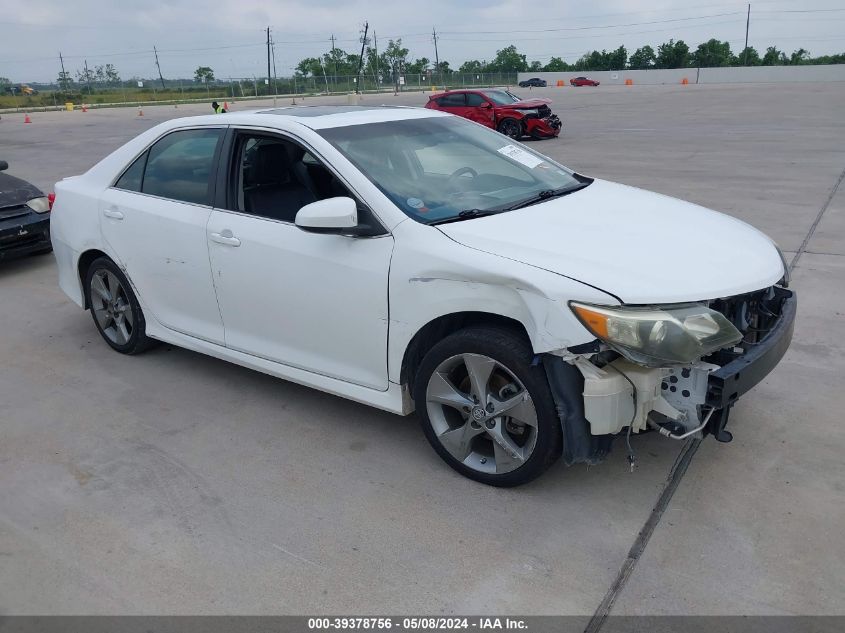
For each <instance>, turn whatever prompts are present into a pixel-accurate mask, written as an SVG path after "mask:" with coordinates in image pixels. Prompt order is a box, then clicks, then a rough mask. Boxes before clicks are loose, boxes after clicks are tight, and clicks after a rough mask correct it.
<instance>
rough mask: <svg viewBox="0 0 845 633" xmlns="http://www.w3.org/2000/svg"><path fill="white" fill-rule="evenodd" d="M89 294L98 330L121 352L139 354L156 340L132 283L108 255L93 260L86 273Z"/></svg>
mask: <svg viewBox="0 0 845 633" xmlns="http://www.w3.org/2000/svg"><path fill="white" fill-rule="evenodd" d="M85 296H86V299H87V301H88V307H89V308H90V310H91V317H92V318H93V319H94V325H95V326H96V327H97V331H99V332H100V335H101V336H102V337H103V339H104V340H105V341H106V343H108V344H109V346H110V347H111V348H112V349H113V350H115V351H117V352H120V353H121V354H139V353H141V352H143V351H144V350H145V349H147V348H148V347H149V346H150V345H151V343H152V339H150V338H148V337H147V334H146V325H147V323H146V321H145V319H144V313H143V311H142V310H141V306H140V304H139V303H138V299H137V298H136V297H135V293H134V292H133V291H132V285H131V284H130V283H129V280H128V279H127V278H126V275H124V274H123V271H121V270H120V268H118V266H117V265H116V264H115V263H114V262H113V261H112V260H110V259H109V258H108V257H100V258H98V259H95V260H94V261H93V262H91V265H90V266H89V267H88V270H87V271H86V273H85Z"/></svg>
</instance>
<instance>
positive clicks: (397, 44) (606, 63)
mask: <svg viewBox="0 0 845 633" xmlns="http://www.w3.org/2000/svg"><path fill="white" fill-rule="evenodd" d="M408 53H409V51H408V49H407V48H404V47H403V46H402V40H401V39H397V40H395V41H394V40H389V41H388V44H387V46H386V47H385V49H384V51H383V52H381V53H379V52H378V51H377V50H376V49H375V48H374V47H369V46H368V47H367V48H366V49H365V53H364V60H363V63H362V64H361V69H362V70H361V72H362V74H364V75H367V76H371V77H380V78H383V81H384V83H389V82H391V81H393V82H395V81H397V80H398V75H400V74H423V73H427V72H431V73H433V74H435V75H448V74H451V73H453V72H457V73H462V74H480V73H505V72H507V73H514V72H532V71H536V72H540V71H563V72H566V71H573V72H584V71H595V70H625V69H631V70H647V69H651V68H711V67H716V66H786V65H806V64H843V63H845V53H842V54H837V55H822V56H819V57H812V56H811V55H810V53H809V51H807V50H806V49H804V48H799V49H797V50H795V51H793V52H792V53H790V54H787V53H786V52H785V51H782V50H779V49H778V48H777V47H775V46H769V47H768V48H767V49H766V50H765V52H764V53H763V54H762V55H761V54H760V53H759V52H758V51H757V50H756V49H755V48H754V47H753V46H749V47H747V48H744V49H743V50H741V51H739V52H737V53H736V54H734V53H733V51H731V46H730V43H728V42H722V41H719V40H717V39H715V38H713V39H710V40H708V41H707V42H704V43H702V44H699V45H698V47H697V48H696V49H695V50H692V49H690V47H689V45H687V44H686V42H684V41H683V40H677V41H675V40H674V39H671V40H669V41H668V42H664V43H662V44H660V45H659V46H657V48H656V49H655V48H653V47H652V46H649V45H646V46H642V47H640V48H638V49H636V50H635V51H634V52H633V53H631V54H630V55H629V54H628V50H627V49H626V48H625V47H624V46H620V47H619V48H617V49H615V50H611V51H606V50H602V51H597V50H594V51H590V52H589V53H585V54H584V55H582V56H581V58H580V59H578V60H577V61H576V62H575V63H572V64H570V63H568V62H566V61H564V60H563V58H561V57H552V58H551V59H550V60H549V61H548V63H546V64H543V63H541V62H539V61H536V60H535V61H531V62H529V61H528V59H527V56H526V55H524V54H522V53H520V52H519V51H518V50H517V48H516V46H514V45H510V46H506V47H505V48H502V49H500V50H498V51H496V56H495V57H494V58H493V59H492V60H490V61H486V60H475V59H473V60H468V61H466V62H464V63H463V64H461V66H460V67H458V68H457V69H452V68H451V67H450V65H449V62H446V61H441V62H440V64H439V65H438V66H437V67H436V68H435V64H433V63H432V61H431V60H430V59H428V58H426V57H419V58H417V59H415V60H413V61H411V60H409V59H408ZM360 62H361V56H360V55H359V54H356V53H348V52H346V51H344V50H342V49H340V48H333V49H331V50H330V51H329V52H327V53H325V54H323V55H322V56H320V57H307V58H305V59H303V60H301V61H300V62H299V64H297V66H296V74H297V76H299V77H303V78H307V77H314V78H316V79H319V78H320V77H326V78H328V77H334V76H350V75H356V74H357V72H358V66H359V63H360Z"/></svg>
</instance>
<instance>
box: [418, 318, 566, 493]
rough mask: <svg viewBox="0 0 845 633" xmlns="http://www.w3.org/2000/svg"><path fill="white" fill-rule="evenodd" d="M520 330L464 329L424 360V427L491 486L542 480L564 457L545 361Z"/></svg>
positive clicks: (451, 458) (435, 443)
mask: <svg viewBox="0 0 845 633" xmlns="http://www.w3.org/2000/svg"><path fill="white" fill-rule="evenodd" d="M533 358H534V352H533V351H532V350H531V347H530V345H529V344H528V341H526V340H525V338H524V336H521V335H520V334H519V333H517V332H516V331H512V330H508V329H504V328H499V327H475V328H468V329H465V330H459V331H458V332H455V333H454V334H451V335H449V336H447V337H446V338H444V339H443V340H442V341H440V342H439V343H437V344H436V345H435V346H434V347H433V348H432V349H431V350H430V351H429V352H428V353H427V354H426V355H425V357H424V358H423V360H422V362H421V363H420V366H419V369H418V371H417V373H416V378H415V381H414V400H415V402H416V408H417V413H418V415H419V417H420V423H421V425H422V429H423V432H424V433H425V436H426V438H427V439H428V441H429V443H430V444H431V445H432V447H433V448H434V450H435V451H436V452H437V454H438V455H440V457H441V458H442V459H443V460H444V461H445V462H446V463H447V464H449V466H451V467H452V468H453V469H455V470H456V471H458V472H459V473H461V474H462V475H464V476H466V477H469V478H470V479H474V480H476V481H480V482H481V483H485V484H488V485H491V486H501V487H511V486H519V485H521V484H524V483H527V482H529V481H531V480H533V479H535V478H537V477H539V476H540V475H541V474H542V473H543V472H545V470H546V469H547V468H549V466H551V465H552V464H553V463H554V462H555V461H556V460H557V459H558V457H560V454H561V443H562V433H561V428H560V422H559V421H558V418H557V414H556V412H555V406H554V400H553V399H552V394H551V390H550V389H549V384H548V379H547V378H546V372H545V370H544V369H543V366H542V364H537V365H533V364H532V360H533Z"/></svg>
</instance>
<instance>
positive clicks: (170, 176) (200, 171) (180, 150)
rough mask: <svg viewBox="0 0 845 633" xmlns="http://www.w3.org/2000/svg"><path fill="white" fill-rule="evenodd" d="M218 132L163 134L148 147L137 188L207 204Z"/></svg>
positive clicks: (184, 200) (164, 196)
mask: <svg viewBox="0 0 845 633" xmlns="http://www.w3.org/2000/svg"><path fill="white" fill-rule="evenodd" d="M222 134H223V130H222V129H208V130H183V131H181V132H173V133H171V134H168V135H167V136H165V137H164V138H163V139H161V140H160V141H158V142H157V143H156V144H155V145H153V146H152V147H151V148H150V151H149V158H148V159H147V166H146V170H145V171H144V178H143V182H142V185H141V191H142V192H143V193H148V194H150V195H153V196H161V197H162V198H170V199H171V200H179V201H182V202H192V203H194V204H210V195H209V183H210V182H211V179H212V176H213V174H212V169H213V167H214V152H215V150H216V148H217V143H218V142H219V141H220V138H221V137H222ZM133 167H134V165H133ZM124 175H125V174H124Z"/></svg>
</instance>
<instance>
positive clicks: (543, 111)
mask: <svg viewBox="0 0 845 633" xmlns="http://www.w3.org/2000/svg"><path fill="white" fill-rule="evenodd" d="M537 114H538V115H539V116H540V118H541V119H545V118H546V117H547V116H551V114H552V111H551V108H549V106H547V105H541V106H540V107H539V108H537Z"/></svg>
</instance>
